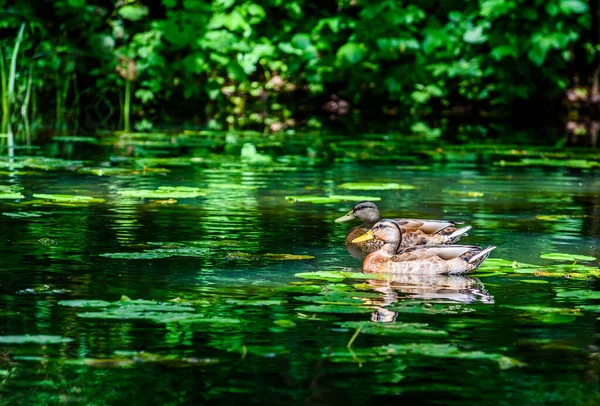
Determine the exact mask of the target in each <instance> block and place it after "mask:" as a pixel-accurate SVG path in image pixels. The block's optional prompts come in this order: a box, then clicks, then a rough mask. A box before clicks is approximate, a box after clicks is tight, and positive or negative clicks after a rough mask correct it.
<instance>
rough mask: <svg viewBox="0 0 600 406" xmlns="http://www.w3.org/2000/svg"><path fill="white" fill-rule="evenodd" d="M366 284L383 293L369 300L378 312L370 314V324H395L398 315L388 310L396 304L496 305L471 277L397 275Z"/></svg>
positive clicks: (492, 298) (491, 297) (424, 305)
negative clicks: (373, 322)
mask: <svg viewBox="0 0 600 406" xmlns="http://www.w3.org/2000/svg"><path fill="white" fill-rule="evenodd" d="M367 284H368V285H369V286H370V287H372V289H373V290H374V291H376V292H379V293H381V297H380V298H375V299H373V298H371V299H369V304H370V305H375V306H377V311H376V312H374V313H371V321H375V322H383V323H390V322H394V321H396V317H397V316H398V313H397V312H394V311H393V310H390V309H388V308H387V307H390V306H393V305H394V304H397V305H398V304H406V305H407V306H414V307H418V306H422V307H431V306H432V305H435V304H469V303H481V304H493V303H494V297H493V296H491V295H490V294H489V293H488V292H487V290H486V289H485V286H484V285H483V283H481V281H480V280H479V279H477V278H473V277H470V276H461V275H415V274H394V275H387V276H386V279H383V280H380V279H372V280H369V281H367ZM415 299H416V300H415ZM419 299H420V300H419Z"/></svg>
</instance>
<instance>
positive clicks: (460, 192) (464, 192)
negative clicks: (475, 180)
mask: <svg viewBox="0 0 600 406" xmlns="http://www.w3.org/2000/svg"><path fill="white" fill-rule="evenodd" d="M447 192H448V193H450V194H451V195H454V196H467V197H483V196H485V194H484V193H483V192H476V191H473V190H448V191H447Z"/></svg>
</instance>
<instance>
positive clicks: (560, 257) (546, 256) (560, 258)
mask: <svg viewBox="0 0 600 406" xmlns="http://www.w3.org/2000/svg"><path fill="white" fill-rule="evenodd" d="M540 258H543V259H554V260H557V261H595V260H596V258H595V257H590V256H587V255H575V254H563V253H552V254H542V255H540Z"/></svg>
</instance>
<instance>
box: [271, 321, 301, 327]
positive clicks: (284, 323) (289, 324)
mask: <svg viewBox="0 0 600 406" xmlns="http://www.w3.org/2000/svg"><path fill="white" fill-rule="evenodd" d="M274 323H275V324H277V325H278V326H279V327H283V328H292V327H296V323H294V322H293V321H291V320H285V319H281V320H275V321H274Z"/></svg>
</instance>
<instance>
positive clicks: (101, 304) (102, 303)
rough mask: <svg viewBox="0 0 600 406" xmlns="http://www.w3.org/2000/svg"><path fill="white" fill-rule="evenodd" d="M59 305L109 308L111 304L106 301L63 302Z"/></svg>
mask: <svg viewBox="0 0 600 406" xmlns="http://www.w3.org/2000/svg"><path fill="white" fill-rule="evenodd" d="M58 304H59V305H61V306H68V307H108V306H110V305H111V302H106V301H104V300H61V301H59V302H58Z"/></svg>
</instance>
